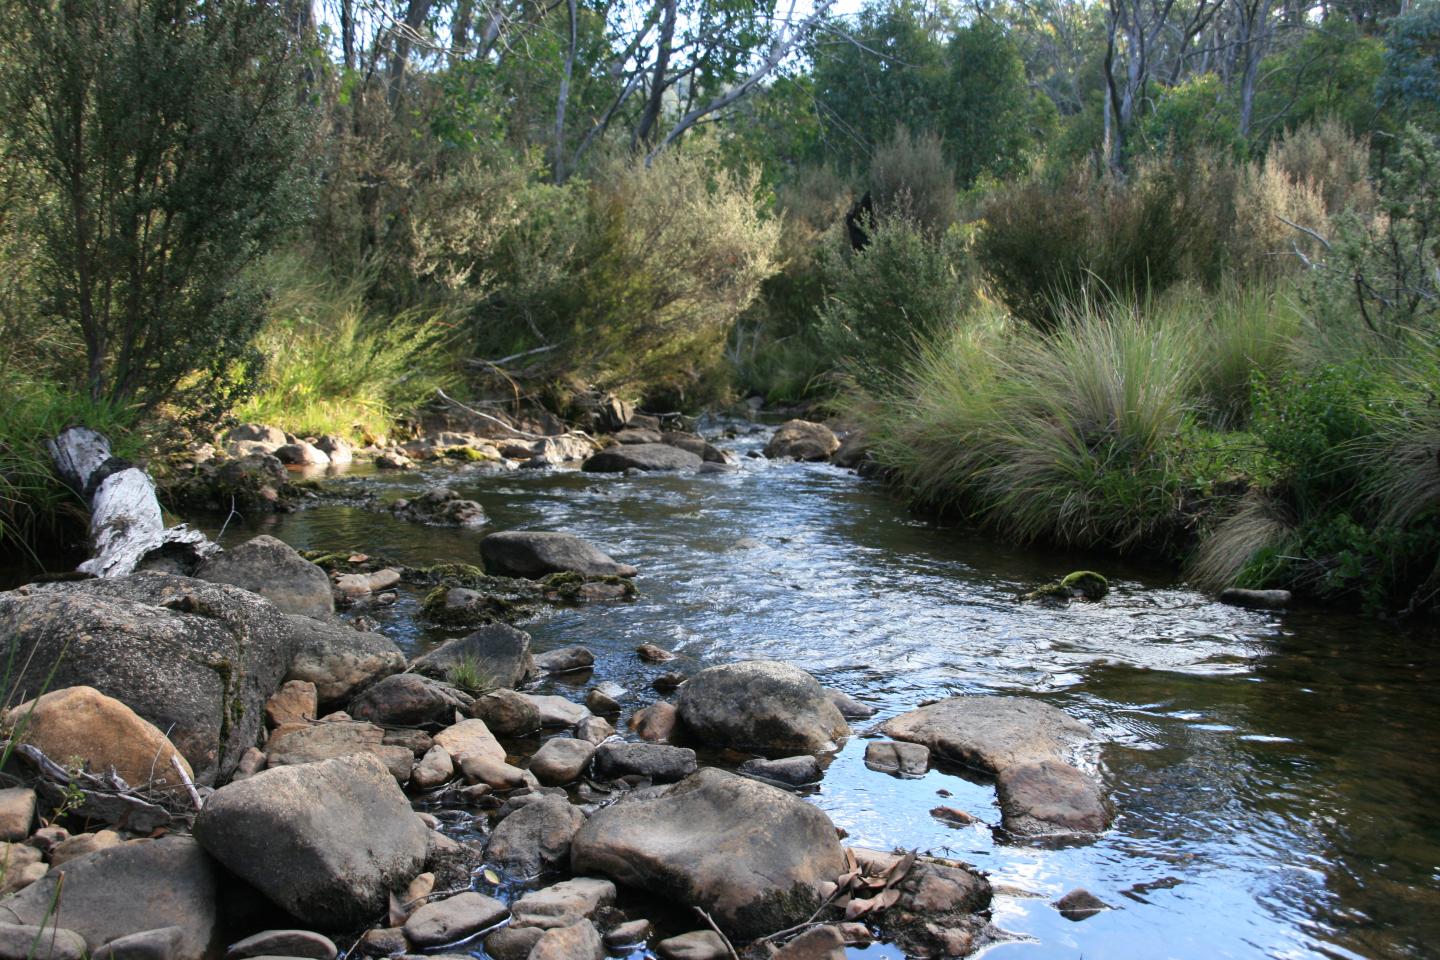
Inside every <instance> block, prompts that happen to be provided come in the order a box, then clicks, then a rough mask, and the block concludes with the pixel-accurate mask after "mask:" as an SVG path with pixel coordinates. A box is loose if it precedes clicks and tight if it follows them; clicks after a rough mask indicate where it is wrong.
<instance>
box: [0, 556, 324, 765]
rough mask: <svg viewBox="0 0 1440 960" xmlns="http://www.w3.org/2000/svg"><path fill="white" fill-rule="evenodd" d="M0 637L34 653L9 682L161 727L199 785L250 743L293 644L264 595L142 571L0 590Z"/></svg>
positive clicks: (292, 637) (281, 618)
mask: <svg viewBox="0 0 1440 960" xmlns="http://www.w3.org/2000/svg"><path fill="white" fill-rule="evenodd" d="M299 619H304V618H299ZM312 622H314V621H312ZM337 629H338V628H337ZM0 636H6V637H9V638H11V639H12V640H13V641H14V642H16V643H17V644H18V645H19V648H20V649H23V650H26V651H33V656H29V655H27V658H26V661H25V665H24V667H23V669H18V670H17V671H16V676H15V677H13V678H12V681H11V682H12V683H13V684H14V686H15V688H16V689H28V690H37V689H44V688H45V687H46V686H47V685H48V687H49V689H51V690H60V689H64V688H66V687H76V686H86V687H93V688H94V689H95V690H97V691H99V692H100V693H101V694H104V695H105V696H107V697H113V698H115V699H117V700H120V701H121V702H123V703H124V704H125V705H126V706H128V707H129V708H130V709H131V710H133V711H134V712H135V713H136V714H138V715H139V716H140V717H142V718H143V719H145V720H146V721H149V722H150V723H151V724H154V726H155V727H156V728H158V729H159V730H162V731H166V732H167V733H168V735H169V740H170V741H171V743H173V744H174V746H175V748H176V749H177V750H179V751H180V754H181V755H182V756H183V757H184V758H185V759H186V761H188V762H189V764H190V767H191V770H192V771H193V773H194V779H195V780H196V782H197V783H200V784H204V785H208V784H213V783H216V782H222V783H223V782H224V781H225V780H226V779H228V778H229V776H230V774H231V773H232V772H233V771H234V769H235V766H236V764H238V763H239V760H240V755H241V754H242V753H243V752H244V751H245V748H246V747H248V746H250V745H252V744H254V743H255V742H256V741H257V740H258V739H259V735H260V731H261V728H262V726H263V724H264V720H265V701H266V700H267V699H269V697H270V695H271V694H272V693H274V692H275V690H276V689H277V688H278V687H279V686H280V683H281V681H282V680H283V679H284V677H285V671H286V669H287V668H288V666H289V664H290V662H291V660H292V659H293V658H294V655H295V648H296V635H295V631H294V630H293V628H292V627H291V621H290V618H288V617H286V615H285V614H283V613H281V612H280V611H279V610H277V609H276V608H275V606H274V605H273V604H271V603H270V602H269V601H268V600H265V599H264V598H263V597H260V596H259V595H257V594H254V593H251V592H249V591H247V590H242V589H240V588H239V587H235V586H231V585H229V584H219V583H210V582H207V581H204V580H196V579H193V578H190V577H181V576H176V575H173V574H165V573H152V572H146V573H136V574H132V575H130V576H128V577H108V578H102V579H95V580H82V581H76V582H70V583H49V584H32V585H29V586H26V587H22V588H21V589H19V590H14V591H10V592H9V593H4V594H0ZM52 668H53V670H54V675H53V676H51V675H50V674H51V670H52ZM62 762H63V761H62Z"/></svg>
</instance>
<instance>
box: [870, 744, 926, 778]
mask: <svg viewBox="0 0 1440 960" xmlns="http://www.w3.org/2000/svg"><path fill="white" fill-rule="evenodd" d="M865 766H867V767H869V768H870V769H871V770H879V771H880V772H881V773H894V774H898V775H900V776H904V777H921V776H924V775H925V771H927V770H929V769H930V749H929V748H928V747H925V746H923V745H921V744H918V743H870V744H866V746H865Z"/></svg>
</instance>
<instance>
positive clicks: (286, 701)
mask: <svg viewBox="0 0 1440 960" xmlns="http://www.w3.org/2000/svg"><path fill="white" fill-rule="evenodd" d="M319 715H320V698H319V694H318V693H317V692H316V689H315V684H313V683H311V682H310V681H309V680H286V681H285V682H284V683H283V684H282V685H281V686H280V689H279V690H276V691H275V693H274V694H273V695H272V696H271V697H270V699H269V700H266V701H265V722H266V723H268V724H269V725H270V726H271V727H280V726H284V725H285V724H287V723H304V722H306V721H308V720H314V719H315V718H316V717H318V716H319Z"/></svg>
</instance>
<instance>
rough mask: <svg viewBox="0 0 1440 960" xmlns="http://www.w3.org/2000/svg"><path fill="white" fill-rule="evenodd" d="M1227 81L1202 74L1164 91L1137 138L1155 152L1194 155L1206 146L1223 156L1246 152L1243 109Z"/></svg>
mask: <svg viewBox="0 0 1440 960" xmlns="http://www.w3.org/2000/svg"><path fill="white" fill-rule="evenodd" d="M1233 99H1234V98H1233V97H1231V96H1230V91H1228V90H1227V89H1226V88H1225V84H1224V82H1223V81H1222V80H1221V79H1220V77H1218V76H1217V75H1215V74H1213V73H1202V74H1199V75H1198V76H1194V77H1190V78H1189V79H1187V80H1184V81H1182V82H1181V83H1178V84H1176V85H1175V86H1173V87H1170V88H1168V89H1166V90H1164V91H1163V92H1162V93H1161V94H1160V95H1159V96H1158V97H1157V98H1156V103H1155V107H1154V109H1153V110H1151V112H1149V113H1148V114H1146V115H1145V117H1144V118H1143V119H1142V120H1141V121H1140V123H1139V124H1138V126H1137V129H1136V134H1137V137H1136V139H1137V140H1138V141H1140V142H1141V143H1143V144H1144V145H1145V146H1146V147H1148V148H1149V149H1150V150H1152V151H1156V152H1169V151H1173V152H1176V153H1180V154H1192V153H1194V152H1195V151H1196V150H1198V149H1200V148H1202V147H1205V148H1210V149H1213V150H1215V151H1217V152H1218V153H1219V154H1221V155H1230V156H1238V155H1239V154H1240V153H1241V152H1242V138H1241V136H1240V116H1239V108H1238V106H1237V105H1236V104H1235V103H1234V102H1233Z"/></svg>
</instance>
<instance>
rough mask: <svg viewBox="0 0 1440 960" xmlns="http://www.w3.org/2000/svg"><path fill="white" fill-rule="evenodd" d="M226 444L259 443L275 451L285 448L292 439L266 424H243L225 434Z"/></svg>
mask: <svg viewBox="0 0 1440 960" xmlns="http://www.w3.org/2000/svg"><path fill="white" fill-rule="evenodd" d="M225 442H226V443H235V442H249V443H258V444H261V445H263V446H265V447H266V448H267V449H269V450H274V449H276V448H278V447H283V446H285V444H287V443H289V442H290V439H289V437H287V436H285V431H284V430H281V429H280V428H279V427H272V426H270V425H269V424H264V423H241V424H237V425H236V426H234V427H232V428H231V429H230V432H229V433H227V434H225Z"/></svg>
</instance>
